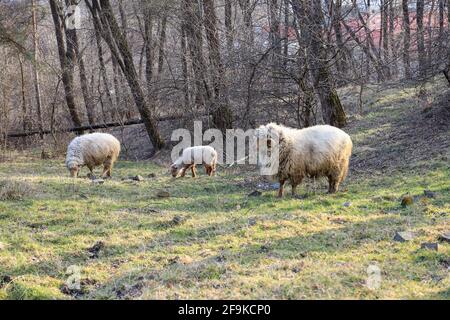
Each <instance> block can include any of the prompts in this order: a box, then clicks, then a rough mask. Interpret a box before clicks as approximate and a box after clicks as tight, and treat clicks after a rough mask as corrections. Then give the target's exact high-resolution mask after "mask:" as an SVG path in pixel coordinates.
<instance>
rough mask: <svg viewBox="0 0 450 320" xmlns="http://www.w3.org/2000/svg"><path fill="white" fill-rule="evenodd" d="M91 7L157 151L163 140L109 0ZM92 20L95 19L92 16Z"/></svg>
mask: <svg viewBox="0 0 450 320" xmlns="http://www.w3.org/2000/svg"><path fill="white" fill-rule="evenodd" d="M86 3H88V1H86ZM88 6H90V5H88ZM92 7H93V8H92ZM92 7H91V11H92V9H93V10H95V11H97V12H99V13H100V20H101V21H100V23H101V25H102V29H103V33H102V34H103V36H104V39H105V41H106V43H107V44H108V46H109V48H110V50H111V53H112V54H113V55H114V56H115V58H116V60H117V62H118V64H119V66H120V68H121V69H122V72H123V74H124V75H125V78H126V80H127V82H128V86H129V87H130V90H131V93H132V95H133V99H134V102H135V104H136V107H137V109H138V110H139V113H140V115H141V118H142V120H143V122H144V125H145V128H146V130H147V133H148V135H149V138H150V140H151V142H152V144H153V147H154V148H155V149H156V150H159V149H161V148H162V147H163V146H164V140H163V139H162V137H161V135H160V133H159V130H158V127H157V123H156V121H155V119H154V117H153V113H152V110H151V109H150V107H149V105H148V104H147V101H146V100H145V96H144V92H143V91H142V88H141V86H140V83H139V79H138V74H137V72H136V68H135V66H134V62H133V57H132V55H131V52H130V49H129V46H128V41H127V39H126V37H125V36H124V35H123V34H122V33H121V32H120V28H119V25H118V23H117V20H116V17H115V16H114V14H113V11H112V8H111V4H110V2H109V0H100V4H99V3H98V0H92ZM93 18H94V19H95V16H94V15H93Z"/></svg>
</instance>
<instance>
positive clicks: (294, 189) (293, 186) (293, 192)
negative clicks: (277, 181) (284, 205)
mask: <svg viewBox="0 0 450 320" xmlns="http://www.w3.org/2000/svg"><path fill="white" fill-rule="evenodd" d="M296 189H297V184H292V196H293V197H295V196H296V195H297V192H296Z"/></svg>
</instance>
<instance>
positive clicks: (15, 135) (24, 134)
mask: <svg viewBox="0 0 450 320" xmlns="http://www.w3.org/2000/svg"><path fill="white" fill-rule="evenodd" d="M204 115H205V114H203V113H201V114H197V115H194V116H204ZM185 116H186V115H172V116H164V117H159V118H157V119H156V121H168V120H176V119H181V118H183V117H185ZM142 123H144V122H143V120H142V119H133V120H129V121H126V122H109V123H102V124H94V125H87V126H81V127H73V128H67V129H60V130H43V131H42V134H52V133H65V132H82V131H87V130H98V129H106V128H114V127H122V126H132V125H136V124H142ZM40 133H41V132H40V131H39V130H35V131H29V132H18V133H11V134H8V135H7V137H8V138H20V137H29V136H33V135H36V134H40Z"/></svg>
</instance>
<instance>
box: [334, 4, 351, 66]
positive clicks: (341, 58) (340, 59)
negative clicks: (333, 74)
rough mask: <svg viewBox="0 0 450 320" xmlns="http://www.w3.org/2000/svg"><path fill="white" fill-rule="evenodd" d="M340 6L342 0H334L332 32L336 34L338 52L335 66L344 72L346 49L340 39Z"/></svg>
mask: <svg viewBox="0 0 450 320" xmlns="http://www.w3.org/2000/svg"><path fill="white" fill-rule="evenodd" d="M341 7H342V0H336V2H335V4H334V14H333V20H332V24H333V30H334V34H335V36H336V45H337V49H338V54H337V55H336V66H337V69H338V71H339V73H341V74H345V71H346V69H347V56H346V49H345V46H344V41H343V40H342V30H341V20H342V16H341V14H342V13H341Z"/></svg>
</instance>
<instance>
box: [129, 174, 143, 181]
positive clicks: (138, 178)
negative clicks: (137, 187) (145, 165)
mask: <svg viewBox="0 0 450 320" xmlns="http://www.w3.org/2000/svg"><path fill="white" fill-rule="evenodd" d="M132 180H133V181H144V177H142V176H140V175H137V176H134V177H133V178H132Z"/></svg>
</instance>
